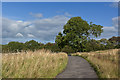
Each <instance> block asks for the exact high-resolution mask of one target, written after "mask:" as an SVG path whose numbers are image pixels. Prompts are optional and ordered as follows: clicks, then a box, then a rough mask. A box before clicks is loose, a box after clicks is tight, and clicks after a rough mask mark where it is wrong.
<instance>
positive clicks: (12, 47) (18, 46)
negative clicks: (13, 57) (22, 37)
mask: <svg viewBox="0 0 120 80" xmlns="http://www.w3.org/2000/svg"><path fill="white" fill-rule="evenodd" d="M5 47H8V50H9V52H20V51H21V50H23V49H24V44H23V43H20V42H14V41H12V42H9V43H8V45H7V46H5Z"/></svg>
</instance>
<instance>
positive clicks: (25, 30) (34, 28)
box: [2, 15, 69, 41]
mask: <svg viewBox="0 0 120 80" xmlns="http://www.w3.org/2000/svg"><path fill="white" fill-rule="evenodd" d="M68 20H69V18H68V17H66V16H64V15H57V16H53V17H51V18H43V19H40V18H39V19H35V20H33V21H22V20H18V21H15V20H11V19H8V18H4V17H3V19H2V22H3V25H2V28H3V30H2V33H3V34H2V37H3V40H4V38H9V39H11V38H14V39H15V38H17V37H22V38H39V40H42V41H51V40H54V39H55V37H56V35H57V34H58V32H60V31H62V30H63V26H64V24H65V23H66V22H67V21H68Z"/></svg>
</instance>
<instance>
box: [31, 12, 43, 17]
mask: <svg viewBox="0 0 120 80" xmlns="http://www.w3.org/2000/svg"><path fill="white" fill-rule="evenodd" d="M30 15H32V16H34V17H36V18H41V17H43V14H41V13H37V14H34V13H30Z"/></svg>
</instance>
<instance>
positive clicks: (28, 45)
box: [25, 40, 40, 51]
mask: <svg viewBox="0 0 120 80" xmlns="http://www.w3.org/2000/svg"><path fill="white" fill-rule="evenodd" d="M25 46H26V48H27V50H32V51H35V50H38V49H39V48H40V44H39V43H38V42H36V41H34V40H30V41H27V42H26V43H25Z"/></svg>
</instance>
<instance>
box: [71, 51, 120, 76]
mask: <svg viewBox="0 0 120 80" xmlns="http://www.w3.org/2000/svg"><path fill="white" fill-rule="evenodd" d="M118 50H119V49H110V50H103V51H95V52H83V53H75V54H72V55H74V56H81V57H83V58H84V59H86V60H87V61H88V62H89V63H90V64H91V66H92V67H93V68H94V70H95V71H96V73H97V74H98V76H99V77H100V78H118V76H119V75H118Z"/></svg>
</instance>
